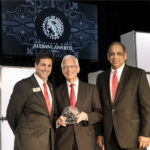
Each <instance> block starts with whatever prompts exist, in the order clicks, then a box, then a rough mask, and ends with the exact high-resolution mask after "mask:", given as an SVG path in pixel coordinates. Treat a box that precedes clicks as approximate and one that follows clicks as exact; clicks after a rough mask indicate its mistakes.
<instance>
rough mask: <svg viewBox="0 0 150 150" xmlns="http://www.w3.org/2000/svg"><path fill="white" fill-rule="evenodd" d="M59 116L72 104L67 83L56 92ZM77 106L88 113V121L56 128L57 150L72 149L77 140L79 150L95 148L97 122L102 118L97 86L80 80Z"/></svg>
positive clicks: (92, 149)
mask: <svg viewBox="0 0 150 150" xmlns="http://www.w3.org/2000/svg"><path fill="white" fill-rule="evenodd" d="M55 96H56V103H57V111H58V116H60V115H61V114H62V111H63V110H64V108H65V107H67V106H70V100H69V95H68V89H67V83H64V84H62V85H60V86H59V87H58V88H57V89H56V92H55ZM76 107H77V108H78V109H79V110H80V111H84V112H86V113H87V115H88V122H80V123H78V124H75V125H70V126H67V127H59V128H58V129H57V130H56V134H55V137H56V138H55V142H56V149H57V150H66V149H69V150H70V149H72V145H73V143H74V142H75V141H74V140H76V143H77V146H78V150H95V149H96V148H95V147H96V132H95V124H96V123H97V122H99V121H100V120H101V119H102V115H101V103H100V99H99V94H98V90H97V87H96V86H95V85H90V84H87V83H84V82H81V81H79V89H78V99H77V104H76Z"/></svg>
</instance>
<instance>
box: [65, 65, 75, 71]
mask: <svg viewBox="0 0 150 150" xmlns="http://www.w3.org/2000/svg"><path fill="white" fill-rule="evenodd" d="M76 67H77V66H72V65H71V66H63V69H64V70H68V69H69V68H70V69H72V70H74V69H75V68H76Z"/></svg>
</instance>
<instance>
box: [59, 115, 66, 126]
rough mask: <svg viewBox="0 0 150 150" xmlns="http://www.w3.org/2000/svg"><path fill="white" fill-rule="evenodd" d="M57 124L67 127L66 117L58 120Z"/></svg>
mask: <svg viewBox="0 0 150 150" xmlns="http://www.w3.org/2000/svg"><path fill="white" fill-rule="evenodd" d="M57 122H58V124H59V125H61V126H64V127H66V117H64V116H60V117H59V118H58V120H57Z"/></svg>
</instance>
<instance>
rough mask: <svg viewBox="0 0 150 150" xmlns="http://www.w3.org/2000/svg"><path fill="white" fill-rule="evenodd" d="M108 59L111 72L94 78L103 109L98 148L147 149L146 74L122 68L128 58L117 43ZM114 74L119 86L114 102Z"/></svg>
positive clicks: (149, 91) (149, 104)
mask: <svg viewBox="0 0 150 150" xmlns="http://www.w3.org/2000/svg"><path fill="white" fill-rule="evenodd" d="M107 57H108V60H109V62H110V64H111V68H110V69H108V70H106V71H105V72H103V73H101V74H99V75H98V77H97V86H98V89H99V94H100V99H101V101H102V108H103V121H102V124H100V126H99V133H98V134H99V136H98V144H99V146H100V147H101V148H102V150H104V149H105V150H136V149H137V148H146V147H147V146H148V145H149V144H150V140H149V139H150V138H149V137H150V88H149V84H148V81H147V78H146V74H145V72H144V71H143V70H142V69H139V68H135V67H130V66H127V65H125V60H126V58H127V54H126V50H125V47H124V45H123V44H121V43H120V42H114V43H112V44H111V45H110V47H109V49H108V54H107ZM115 71H117V78H118V82H119V84H118V87H117V91H116V94H115V98H114V100H113V92H112V90H113V83H112V81H113V74H114V72H115ZM103 136H104V138H103ZM103 144H104V145H103ZM104 146H105V147H104Z"/></svg>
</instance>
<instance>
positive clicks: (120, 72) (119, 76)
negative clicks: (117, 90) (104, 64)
mask: <svg viewBox="0 0 150 150" xmlns="http://www.w3.org/2000/svg"><path fill="white" fill-rule="evenodd" d="M124 66H125V64H123V65H122V66H121V67H120V68H119V69H117V70H116V71H117V77H118V83H119V81H120V78H121V75H122V71H123V68H124ZM114 71H115V70H114V69H113V68H111V73H110V83H109V85H110V95H111V101H112V78H113V75H114Z"/></svg>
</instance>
